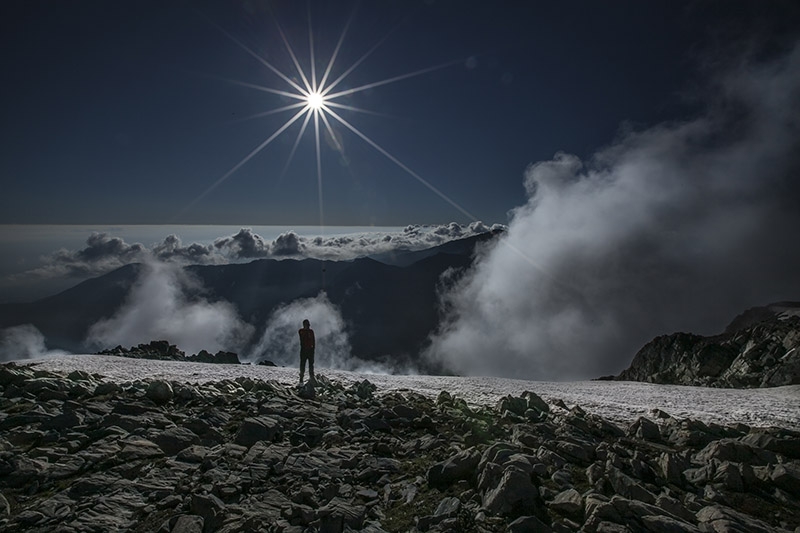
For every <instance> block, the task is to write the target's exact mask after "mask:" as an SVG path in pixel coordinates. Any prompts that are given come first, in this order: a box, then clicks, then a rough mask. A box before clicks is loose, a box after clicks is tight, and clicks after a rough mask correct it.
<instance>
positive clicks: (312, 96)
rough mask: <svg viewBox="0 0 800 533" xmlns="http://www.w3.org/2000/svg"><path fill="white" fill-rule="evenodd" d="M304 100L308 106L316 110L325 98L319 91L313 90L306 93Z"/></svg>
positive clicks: (320, 106)
mask: <svg viewBox="0 0 800 533" xmlns="http://www.w3.org/2000/svg"><path fill="white" fill-rule="evenodd" d="M306 102H307V104H308V107H309V108H311V109H313V110H317V109H321V108H322V105H323V104H324V103H325V98H324V97H323V96H322V94H321V93H319V92H316V91H315V92H311V93H308V97H307V98H306Z"/></svg>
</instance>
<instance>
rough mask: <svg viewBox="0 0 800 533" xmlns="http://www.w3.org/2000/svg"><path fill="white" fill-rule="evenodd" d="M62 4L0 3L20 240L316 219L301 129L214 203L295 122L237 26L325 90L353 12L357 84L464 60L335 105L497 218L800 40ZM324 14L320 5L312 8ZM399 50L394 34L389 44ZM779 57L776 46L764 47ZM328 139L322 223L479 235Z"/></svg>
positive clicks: (290, 11)
mask: <svg viewBox="0 0 800 533" xmlns="http://www.w3.org/2000/svg"><path fill="white" fill-rule="evenodd" d="M269 6H270V7H269V8H268V7H267V3H265V2H259V1H255V0H249V1H243V2H227V1H226V2H221V1H220V2H187V1H179V2H160V1H159V2H151V1H139V0H137V1H124V0H123V1H114V2H88V1H75V2H61V1H51V2H42V1H28V0H26V1H7V2H3V3H2V5H1V6H0V20H2V22H0V27H1V28H2V32H0V34H1V36H0V47H2V50H3V52H2V54H0V69H1V71H2V72H3V79H4V82H3V84H2V88H0V91H1V94H0V96H2V98H0V102H1V103H0V105H1V106H2V124H0V186H1V187H2V195H0V223H2V224H39V223H47V224H165V223H188V224H199V223H202V224H242V225H255V224H282V225H289V224H298V225H299V224H306V225H316V224H319V222H320V219H319V203H318V175H317V171H316V156H315V152H314V143H313V131H312V129H309V130H307V131H306V133H305V135H304V138H303V139H302V140H301V142H300V144H299V147H298V150H297V153H296V155H295V157H294V159H293V161H292V163H291V165H290V166H289V168H288V170H287V172H286V173H285V175H283V176H281V171H282V169H283V167H284V165H285V164H286V161H287V157H288V155H289V152H290V150H291V148H292V145H293V143H294V142H295V138H296V136H297V134H298V132H299V131H300V125H301V123H302V122H297V123H295V124H294V125H293V126H292V127H291V128H290V129H289V130H287V131H286V133H285V134H284V135H282V136H281V137H279V138H277V139H276V140H275V141H274V142H272V143H271V144H269V145H268V146H267V147H266V148H265V149H264V150H263V151H262V152H260V153H259V154H258V155H257V156H255V157H253V158H252V159H251V160H249V161H248V162H247V163H246V164H245V165H243V166H242V167H241V168H240V169H239V170H237V171H236V172H235V173H233V174H232V175H231V176H230V177H229V178H227V179H226V180H224V181H223V182H222V183H220V185H219V186H218V187H216V188H214V189H213V190H212V191H211V192H210V193H209V194H207V195H205V196H203V197H202V198H200V199H199V200H198V197H199V196H200V195H201V194H202V193H203V192H204V191H207V190H208V189H209V187H210V186H211V185H212V184H213V183H215V182H216V181H217V180H219V179H220V178H221V177H222V176H224V175H225V174H226V173H227V172H228V171H229V170H231V168H232V167H234V166H235V165H236V164H237V163H239V162H240V161H241V160H242V159H243V158H244V157H245V156H247V155H248V154H249V153H250V152H251V151H252V150H253V149H254V148H255V147H256V146H258V145H259V144H260V143H262V142H263V141H264V140H265V139H266V138H267V137H269V136H270V135H271V134H272V133H273V132H274V131H275V130H276V129H277V128H279V127H280V126H281V125H282V124H283V123H284V122H285V121H286V120H287V119H288V118H289V117H291V116H292V114H293V113H294V112H292V111H288V112H284V113H281V114H276V115H271V116H267V117H263V118H259V119H253V120H248V121H244V122H238V120H239V119H242V118H245V117H248V116H251V115H253V114H256V113H260V112H263V111H268V110H270V109H275V108H277V107H280V106H283V105H286V104H287V103H291V102H292V100H287V99H286V98H285V97H281V96H278V95H274V94H269V93H266V92H263V91H257V90H254V89H251V88H246V87H243V86H240V85H236V84H233V83H230V82H227V81H224V79H234V80H239V81H242V82H246V83H251V84H256V85H262V86H266V87H271V88H274V89H280V90H290V87H289V85H288V84H287V83H285V82H284V81H282V80H281V79H280V78H279V77H277V76H276V75H275V74H274V73H272V72H270V71H269V70H268V69H266V68H265V67H264V66H263V65H261V64H260V63H259V62H258V61H257V60H256V59H255V58H254V57H252V55H250V54H248V53H247V52H246V51H244V50H243V49H242V48H241V47H240V46H238V45H237V44H235V43H234V42H233V41H232V40H231V39H230V38H229V37H227V36H226V35H225V34H224V33H223V32H222V31H220V28H222V29H224V30H225V31H227V32H229V34H230V35H231V36H233V37H235V38H236V39H238V40H240V41H241V43H243V44H244V45H246V46H247V47H249V48H250V49H252V50H253V51H254V52H256V53H257V54H259V55H260V56H261V57H263V58H264V59H265V60H266V61H268V62H270V63H271V64H272V65H274V66H275V67H276V68H277V69H279V70H281V71H283V72H285V73H286V74H287V75H289V76H290V77H292V78H297V72H296V70H295V69H294V67H293V65H292V63H291V60H290V58H289V56H288V54H287V53H286V50H285V47H284V46H283V44H282V41H281V38H280V35H279V34H278V32H277V29H276V24H275V22H276V21H277V22H278V23H279V24H280V26H281V27H282V28H283V30H284V31H285V33H286V36H287V38H288V40H289V42H290V44H291V45H292V46H293V47H294V49H295V52H296V53H297V54H298V58H299V60H300V62H301V63H302V64H303V66H304V68H305V70H306V72H308V71H309V70H310V61H309V46H308V12H309V11H310V14H311V21H312V24H313V34H314V39H315V53H316V58H317V70H318V76H319V75H320V73H321V71H322V70H324V67H325V66H326V65H327V61H328V59H329V58H330V54H331V53H332V52H333V49H334V48H335V45H336V43H337V41H338V39H339V37H340V35H341V32H342V30H343V29H344V27H345V24H346V23H347V21H348V18H349V17H351V16H353V20H352V24H351V26H350V30H349V32H348V33H347V35H346V37H345V39H344V42H343V45H342V48H341V51H340V53H339V57H338V59H337V61H336V63H335V64H334V67H333V71H332V78H336V77H338V75H339V74H341V73H343V72H344V71H345V70H346V69H347V68H348V67H350V66H351V65H352V64H353V63H354V62H355V61H356V60H358V59H359V58H360V57H361V56H363V55H364V54H365V53H366V52H367V51H368V50H370V48H371V47H373V46H374V45H375V44H376V43H377V42H378V41H380V40H381V39H382V38H384V37H386V39H385V41H383V43H382V44H381V45H380V46H379V47H378V48H377V49H375V51H374V52H373V53H372V54H371V55H370V56H369V57H368V58H367V59H366V60H365V61H364V62H363V63H362V64H361V65H360V66H359V67H358V68H357V69H356V70H354V71H353V73H352V74H351V75H350V76H349V77H348V78H347V79H345V80H344V81H343V82H342V83H341V85H340V86H339V87H338V88H341V89H347V88H352V87H359V86H362V85H364V84H367V83H371V82H376V81H380V80H384V79H387V78H391V77H394V76H398V75H402V74H406V73H410V72H414V71H417V70H419V69H424V68H427V67H430V66H433V65H438V64H441V63H445V62H448V61H454V60H457V61H456V62H455V64H453V65H451V66H448V67H446V68H442V69H439V70H435V71H432V72H428V73H425V74H422V75H420V76H416V77H412V78H408V79H405V80H402V81H398V82H396V83H392V84H388V85H383V86H380V87H375V88H373V89H370V90H367V91H361V92H358V93H356V94H354V95H352V96H351V97H349V98H348V99H347V100H346V103H347V104H349V105H352V106H357V107H360V108H364V109H368V110H370V111H373V112H376V113H380V114H382V115H384V116H375V115H369V114H359V113H353V112H349V111H338V110H337V112H339V113H340V114H341V115H342V116H343V117H345V118H346V119H347V120H348V121H349V122H350V123H352V124H353V125H354V126H355V127H357V128H358V129H359V130H360V131H362V132H363V133H364V134H365V135H367V136H368V137H369V138H371V139H373V140H374V141H375V142H376V143H378V144H379V145H380V146H382V147H383V148H384V149H385V150H387V151H388V152H389V153H391V154H392V155H393V156H394V157H396V158H397V160H399V161H401V162H402V163H403V164H405V165H407V167H408V168H409V169H411V170H413V171H414V172H415V173H417V175H418V176H419V177H421V178H422V179H424V180H426V181H427V182H428V183H429V184H430V185H431V186H433V187H435V188H436V189H438V190H439V191H440V192H441V193H442V194H443V195H445V196H447V197H448V198H449V199H450V200H451V201H452V202H453V203H455V204H458V205H459V206H461V207H462V208H463V209H464V210H466V211H468V212H470V213H472V214H473V215H474V216H475V217H476V218H478V219H481V220H483V221H485V222H487V223H494V222H506V213H507V211H508V210H509V209H511V208H513V207H515V206H518V205H521V204H523V203H524V202H525V191H524V189H523V186H522V176H523V172H524V170H525V168H526V166H527V165H529V164H530V163H533V162H536V161H539V160H545V159H549V158H551V157H552V156H553V154H554V153H555V152H557V151H559V150H563V151H566V152H570V153H574V154H577V155H578V156H580V157H582V158H586V157H590V156H591V154H592V153H593V152H594V151H595V150H596V149H598V148H601V147H602V146H604V145H606V144H609V143H611V142H612V141H613V140H614V138H615V136H616V135H618V134H619V132H620V131H621V129H624V128H626V127H633V128H642V127H647V126H652V125H654V124H657V123H660V122H663V121H670V120H680V119H682V118H687V117H690V116H692V115H694V114H695V113H696V112H697V111H698V110H697V109H696V108H695V107H694V106H695V104H694V102H696V101H699V100H698V99H696V98H695V97H696V96H697V94H698V92H702V91H703V90H705V89H704V87H705V78H706V76H708V74H709V72H713V70H714V68H715V65H716V64H717V63H720V62H725V61H726V60H728V59H729V58H731V57H736V56H737V54H740V53H741V52H742V51H743V50H748V49H753V50H755V51H757V52H758V53H770V51H771V49H772V48H773V47H774V48H780V47H781V46H782V44H784V43H785V42H787V41H788V40H789V38H790V37H791V34H792V32H793V31H794V28H798V27H800V12H799V9H798V8H797V7H796V3H795V2H791V1H785V2H781V1H774V2H762V1H751V2H742V1H726V2H679V1H672V0H670V1H648V2H642V1H638V0H637V1H616V2H595V1H585V2H547V3H546V2H522V1H520V2H477V1H476V2H469V1H467V2H465V1H455V0H453V1H419V2H417V1H399V0H398V1H391V0H385V1H380V2H377V1H375V2H368V1H363V2H361V3H360V4H356V3H354V2H349V1H348V2H310V3H308V4H307V3H305V2H300V1H276V2H269ZM307 8H308V9H307ZM387 35H388V37H387ZM765 43H766V45H765ZM335 130H336V133H337V135H340V136H341V143H342V146H343V150H342V151H341V152H340V151H337V150H335V149H334V148H333V144H334V143H332V142H326V141H325V140H324V139H323V141H322V160H321V168H322V193H323V194H322V195H323V200H324V220H323V222H324V223H325V224H338V225H356V224H358V225H369V224H376V225H403V224H408V223H445V222H449V221H453V220H454V221H459V222H469V221H470V220H469V219H468V217H467V216H466V215H464V214H463V212H461V211H459V210H458V209H456V208H454V207H453V206H452V205H451V204H449V203H447V202H446V201H444V200H443V199H442V198H441V197H440V196H438V195H436V194H434V193H433V192H432V191H431V190H430V188H428V187H426V186H425V185H423V184H421V183H420V181H419V180H418V179H417V178H415V177H413V176H411V175H409V174H408V173H407V172H406V171H404V170H403V169H401V168H399V167H398V166H397V165H396V164H395V163H393V162H391V161H390V160H388V159H387V158H386V157H385V156H384V155H382V154H380V153H378V152H377V151H376V150H375V149H374V148H373V147H371V146H369V145H367V144H366V143H364V142H363V141H362V140H361V139H359V138H358V137H357V136H355V135H354V134H352V133H351V132H350V131H349V130H347V129H346V128H345V127H343V126H341V125H337V126H335Z"/></svg>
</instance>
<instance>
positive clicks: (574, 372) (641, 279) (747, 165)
mask: <svg viewBox="0 0 800 533" xmlns="http://www.w3.org/2000/svg"><path fill="white" fill-rule="evenodd" d="M798 171H800V47H798V46H795V48H794V49H793V50H792V51H791V52H790V53H789V54H788V55H787V56H785V57H783V58H781V59H780V60H776V61H773V62H770V63H761V64H755V63H752V62H747V61H742V62H739V63H737V64H736V66H735V67H734V68H731V69H728V70H727V71H726V72H724V73H721V74H720V75H719V76H717V77H716V80H715V82H714V83H712V84H711V87H710V88H709V90H708V98H707V105H706V110H705V112H704V113H702V114H701V115H700V116H697V117H696V118H694V119H693V120H688V121H684V122H679V123H666V124H660V125H657V126H655V127H652V128H649V129H646V130H644V131H638V132H636V131H634V132H628V133H626V134H624V135H621V136H620V137H619V138H618V139H617V140H616V141H615V142H614V143H612V144H611V145H610V146H608V147H606V148H604V149H602V150H600V151H598V152H597V153H595V154H594V155H593V156H592V157H590V158H588V159H587V160H581V159H580V158H579V157H577V156H575V155H572V154H568V153H558V154H556V155H555V156H554V157H553V159H551V160H549V161H540V162H537V163H534V164H531V165H530V166H529V167H528V169H527V170H526V172H525V176H524V186H525V189H526V192H527V196H528V199H527V203H526V204H525V205H523V206H521V207H518V208H516V209H515V210H513V211H512V212H511V213H510V223H509V227H508V231H507V232H506V233H505V235H504V236H503V237H502V238H500V239H499V240H498V241H497V242H496V243H495V244H494V245H493V246H492V247H491V248H488V249H484V250H483V251H482V252H481V253H480V255H479V257H478V259H477V262H476V264H475V265H474V267H473V268H472V269H471V270H470V271H469V272H468V273H467V274H466V275H465V276H464V277H463V278H462V279H461V280H460V281H459V282H458V283H457V284H456V285H455V287H454V288H453V289H451V290H450V291H448V292H446V293H445V294H444V295H443V297H442V307H443V309H444V312H445V315H444V318H443V322H442V325H441V327H440V328H439V330H438V331H437V332H436V334H435V335H433V336H432V338H431V344H430V347H429V349H428V350H427V352H426V353H425V357H427V358H428V359H429V360H430V361H432V362H436V363H439V364H442V365H443V366H444V367H445V368H447V369H449V370H450V371H453V372H456V373H460V374H469V375H501V376H517V377H524V378H529V379H547V380H551V379H555V380H563V379H583V378H592V377H597V376H600V375H605V374H610V373H614V374H616V373H618V372H619V371H620V370H622V369H623V368H625V367H627V366H628V364H629V363H630V361H631V359H632V358H633V356H634V354H635V353H636V351H637V350H638V349H639V348H641V346H642V345H643V344H645V343H646V342H648V341H649V340H651V339H652V338H653V337H655V336H657V335H661V334H668V333H672V332H674V331H681V330H682V331H691V332H695V333H701V334H715V333H719V332H721V331H722V330H723V329H724V327H725V325H726V324H727V323H728V322H729V321H730V320H731V319H732V318H733V317H734V316H735V315H737V314H738V313H740V312H742V311H743V310H744V309H746V308H748V307H751V306H755V305H764V304H767V303H770V302H772V301H777V300H791V299H800V276H798V275H797V272H798V267H799V266H800V247H798V246H797V242H798V240H797V236H798V232H799V230H800V209H798V205H800V186H799V185H798V181H799V180H800V176H799V174H798Z"/></svg>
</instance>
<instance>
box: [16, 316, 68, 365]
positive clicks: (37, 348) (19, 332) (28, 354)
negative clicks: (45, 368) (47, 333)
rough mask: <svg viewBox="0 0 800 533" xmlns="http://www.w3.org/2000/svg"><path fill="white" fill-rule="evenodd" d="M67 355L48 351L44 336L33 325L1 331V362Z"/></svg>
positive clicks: (57, 351)
mask: <svg viewBox="0 0 800 533" xmlns="http://www.w3.org/2000/svg"><path fill="white" fill-rule="evenodd" d="M66 353H67V352H64V351H61V350H48V349H47V346H45V339H44V335H42V333H41V332H40V331H39V330H38V329H36V327H35V326H33V325H31V324H23V325H21V326H14V327H10V328H5V329H2V330H0V362H3V361H16V360H20V359H34V358H37V357H44V356H49V355H64V354H66Z"/></svg>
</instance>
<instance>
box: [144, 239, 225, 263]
mask: <svg viewBox="0 0 800 533" xmlns="http://www.w3.org/2000/svg"><path fill="white" fill-rule="evenodd" d="M152 253H153V255H154V256H155V257H156V258H158V259H159V260H160V261H175V262H179V263H187V264H192V265H203V264H209V263H221V262H223V261H224V258H223V257H222V256H221V255H219V254H217V253H216V251H215V250H214V247H213V246H211V245H203V244H198V243H192V244H190V245H189V246H183V243H182V242H181V239H180V237H178V236H177V235H175V234H171V235H168V236H167V237H166V238H165V239H164V241H163V242H161V243H158V244H156V245H155V246H153V249H152Z"/></svg>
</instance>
